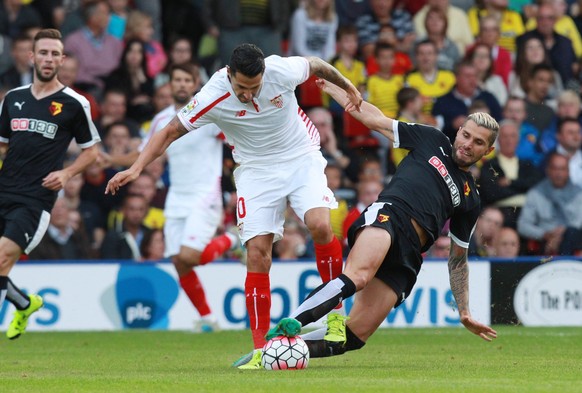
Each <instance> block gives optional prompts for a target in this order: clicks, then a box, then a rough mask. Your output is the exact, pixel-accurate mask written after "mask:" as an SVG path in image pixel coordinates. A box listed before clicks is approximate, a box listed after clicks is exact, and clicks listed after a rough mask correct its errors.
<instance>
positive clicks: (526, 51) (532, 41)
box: [509, 36, 563, 98]
mask: <svg viewBox="0 0 582 393" xmlns="http://www.w3.org/2000/svg"><path fill="white" fill-rule="evenodd" d="M538 64H545V65H547V66H549V67H551V61H550V58H549V57H548V53H547V52H546V50H545V48H544V44H543V42H542V41H541V40H540V39H539V38H538V37H535V36H532V37H529V38H526V39H524V40H523V45H520V47H519V48H518V51H517V57H516V59H515V67H514V70H513V71H511V73H510V74H509V92H510V94H511V95H513V96H516V97H525V96H526V95H527V93H526V90H527V88H528V83H529V79H530V77H531V71H532V69H533V68H534V67H535V66H536V65H538ZM552 70H553V69H552ZM553 75H554V77H553V83H552V84H551V85H550V89H549V90H548V93H547V94H548V98H556V97H558V95H559V94H560V93H561V91H562V90H563V86H562V78H561V77H560V74H558V72H557V71H555V70H553Z"/></svg>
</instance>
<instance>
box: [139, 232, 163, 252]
mask: <svg viewBox="0 0 582 393" xmlns="http://www.w3.org/2000/svg"><path fill="white" fill-rule="evenodd" d="M157 233H161V234H162V235H163V234H164V231H162V230H161V229H152V230H151V231H145V232H144V234H143V238H142V239H141V244H140V245H139V253H140V254H141V256H142V257H143V258H144V259H148V258H150V257H151V255H150V251H149V248H150V245H151V244H152V241H153V239H154V236H155V235H156V234H157Z"/></svg>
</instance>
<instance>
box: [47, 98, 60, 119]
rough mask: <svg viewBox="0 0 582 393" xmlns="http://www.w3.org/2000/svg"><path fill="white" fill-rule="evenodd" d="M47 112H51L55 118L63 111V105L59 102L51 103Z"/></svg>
mask: <svg viewBox="0 0 582 393" xmlns="http://www.w3.org/2000/svg"><path fill="white" fill-rule="evenodd" d="M49 110H50V111H51V115H53V116H56V115H58V114H59V113H61V112H62V111H63V104H61V103H60V102H56V101H53V102H51V106H50V107H49Z"/></svg>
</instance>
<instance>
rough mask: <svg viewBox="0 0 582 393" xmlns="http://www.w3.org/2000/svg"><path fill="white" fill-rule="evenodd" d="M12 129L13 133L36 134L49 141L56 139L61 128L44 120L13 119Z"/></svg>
mask: <svg viewBox="0 0 582 393" xmlns="http://www.w3.org/2000/svg"><path fill="white" fill-rule="evenodd" d="M10 128H11V129H12V131H13V132H16V131H29V132H36V133H39V134H41V135H42V136H44V137H45V138H48V139H55V135H56V134H57V130H58V129H59V126H58V125H56V124H54V123H49V122H48V121H44V120H37V119H18V118H17V119H12V121H11V122H10Z"/></svg>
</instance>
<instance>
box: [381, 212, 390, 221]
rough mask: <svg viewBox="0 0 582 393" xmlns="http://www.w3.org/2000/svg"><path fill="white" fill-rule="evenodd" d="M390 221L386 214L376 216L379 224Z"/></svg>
mask: <svg viewBox="0 0 582 393" xmlns="http://www.w3.org/2000/svg"><path fill="white" fill-rule="evenodd" d="M389 219H390V216H387V215H386V214H378V221H380V222H386V221H388V220H389Z"/></svg>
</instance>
